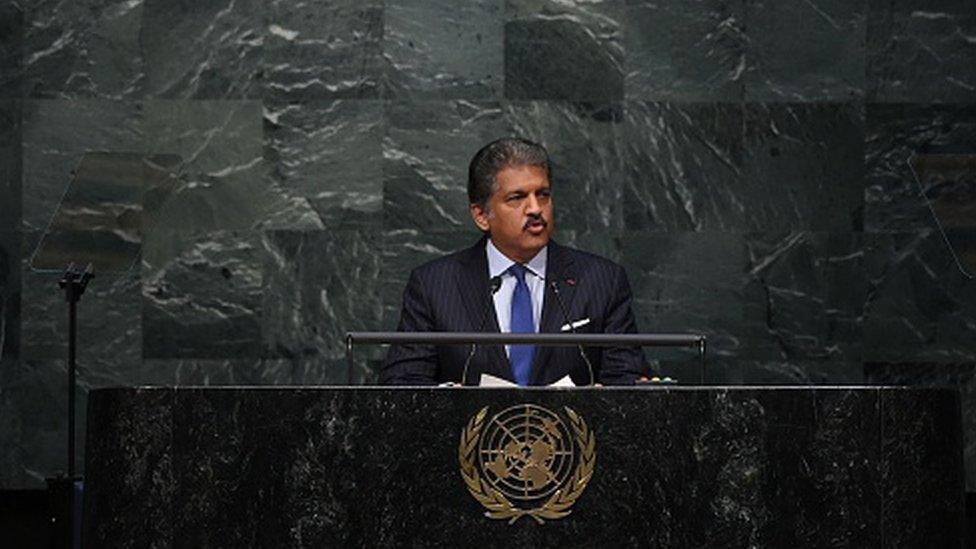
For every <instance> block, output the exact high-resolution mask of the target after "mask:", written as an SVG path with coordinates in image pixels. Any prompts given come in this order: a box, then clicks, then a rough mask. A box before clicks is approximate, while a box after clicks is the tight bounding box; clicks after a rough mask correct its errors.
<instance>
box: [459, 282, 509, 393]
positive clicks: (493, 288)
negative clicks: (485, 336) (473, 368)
mask: <svg viewBox="0 0 976 549" xmlns="http://www.w3.org/2000/svg"><path fill="white" fill-rule="evenodd" d="M501 287H502V277H500V276H495V277H492V278H491V280H489V281H488V299H487V300H486V301H485V308H484V310H482V311H481V324H479V325H478V331H479V332H483V331H485V322H487V321H488V311H489V310H491V309H492V308H494V306H495V301H494V296H495V293H496V292H498V289H499V288H501ZM476 348H477V344H475V343H472V344H471V350H470V351H468V358H466V359H465V360H464V369H463V370H461V385H464V384H465V383H466V381H467V379H468V366H470V365H471V359H472V358H474V351H475V349H476Z"/></svg>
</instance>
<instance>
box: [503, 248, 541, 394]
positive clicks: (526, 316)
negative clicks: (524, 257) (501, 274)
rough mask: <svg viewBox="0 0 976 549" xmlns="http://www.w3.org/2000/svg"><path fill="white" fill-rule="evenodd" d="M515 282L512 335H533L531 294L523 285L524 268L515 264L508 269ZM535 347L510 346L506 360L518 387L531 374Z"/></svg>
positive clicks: (526, 380) (527, 380)
mask: <svg viewBox="0 0 976 549" xmlns="http://www.w3.org/2000/svg"><path fill="white" fill-rule="evenodd" d="M508 272H510V273H511V274H512V275H513V276H514V277H515V280H516V283H515V293H513V294H512V323H511V324H512V329H511V332H512V333H513V334H534V333H535V322H533V320H532V294H531V293H530V292H529V286H528V285H527V284H526V283H525V273H526V268H525V267H523V266H522V265H519V264H518V263H516V264H515V265H512V266H511V267H509V268H508ZM534 356H535V345H511V346H510V347H509V348H508V360H509V362H510V363H511V364H512V376H513V377H514V378H515V382H516V383H518V384H519V385H523V386H524V385H528V384H529V378H530V377H531V374H532V358H533V357H534Z"/></svg>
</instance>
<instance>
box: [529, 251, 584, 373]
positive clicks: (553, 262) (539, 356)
mask: <svg viewBox="0 0 976 549" xmlns="http://www.w3.org/2000/svg"><path fill="white" fill-rule="evenodd" d="M572 271H573V257H572V255H571V254H570V253H568V252H567V251H566V249H565V248H563V247H562V246H560V245H559V244H557V243H556V242H554V241H552V240H550V241H549V256H548V258H547V259H546V289H545V292H544V293H543V298H542V319H541V320H540V321H539V333H541V334H552V333H557V334H558V333H559V332H560V328H561V327H562V325H563V324H565V322H566V321H565V320H564V319H563V316H564V315H563V312H562V310H561V309H560V308H559V303H557V302H556V296H555V295H554V294H553V291H552V287H551V286H550V284H549V282H550V281H553V280H556V281H558V283H559V291H560V295H561V296H562V298H563V303H564V304H565V305H566V310H567V312H568V313H569V312H570V311H572V305H573V297H574V294H575V288H574V287H573V286H569V285H567V284H564V283H563V281H564V280H566V279H567V278H572V277H573V276H574V273H573V272H572ZM569 314H571V313H569ZM570 320H572V319H570ZM552 351H553V347H549V346H540V347H538V348H537V349H536V352H535V359H534V360H533V361H532V381H531V383H532V384H533V385H538V384H541V383H543V382H544V381H545V380H546V375H545V374H546V372H547V370H549V369H551V368H552V367H554V365H550V364H549V357H550V356H551V355H552ZM565 373H566V374H568V373H569V372H568V371H567V372H565ZM562 375H565V374H562ZM560 377H561V376H560ZM553 381H555V380H553Z"/></svg>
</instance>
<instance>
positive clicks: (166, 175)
mask: <svg viewBox="0 0 976 549" xmlns="http://www.w3.org/2000/svg"><path fill="white" fill-rule="evenodd" d="M180 164H181V159H180V157H179V156H176V155H145V154H140V153H110V152H90V153H86V154H85V155H84V156H83V157H82V159H81V162H80V163H79V164H78V167H77V168H76V169H75V171H74V172H73V173H72V178H71V182H70V184H69V185H68V189H67V190H66V191H65V193H64V196H63V197H62V198H61V202H60V204H59V205H58V208H57V210H56V211H55V214H54V216H53V217H52V218H51V222H50V223H49V224H48V229H47V231H46V232H45V233H44V236H43V237H42V238H41V242H40V243H39V244H38V246H37V249H36V250H35V251H34V254H33V256H32V257H31V262H30V265H31V268H32V269H33V270H35V271H50V272H59V273H60V272H62V271H64V269H65V267H67V266H68V264H69V263H75V264H77V265H87V264H89V263H91V264H92V265H93V267H94V270H95V272H96V273H118V272H124V271H127V270H129V269H131V268H132V265H133V264H134V263H135V261H136V259H137V258H138V256H139V248H140V246H141V245H142V236H143V234H145V232H146V231H148V230H150V229H151V227H152V225H153V223H154V222H155V220H156V214H157V212H159V210H160V208H161V207H162V205H163V204H164V203H165V202H166V200H167V199H168V198H169V196H170V195H171V194H172V193H173V191H174V190H175V189H176V188H177V185H178V183H179V179H178V176H177V174H178V172H179V168H180Z"/></svg>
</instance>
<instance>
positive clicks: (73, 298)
mask: <svg viewBox="0 0 976 549" xmlns="http://www.w3.org/2000/svg"><path fill="white" fill-rule="evenodd" d="M93 278H95V273H94V272H93V271H92V266H91V263H89V264H88V266H87V267H85V270H84V271H82V270H81V269H79V268H78V267H76V266H75V264H74V263H71V264H69V265H68V268H67V269H65V271H64V276H63V277H61V280H60V281H59V282H58V286H60V287H61V289H62V290H64V298H65V300H66V301H67V302H68V478H74V476H75V378H76V372H77V366H76V364H75V356H76V353H77V346H78V300H80V299H81V296H82V294H84V293H85V288H87V287H88V283H89V282H90V281H91V279H93Z"/></svg>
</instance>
